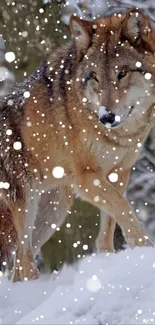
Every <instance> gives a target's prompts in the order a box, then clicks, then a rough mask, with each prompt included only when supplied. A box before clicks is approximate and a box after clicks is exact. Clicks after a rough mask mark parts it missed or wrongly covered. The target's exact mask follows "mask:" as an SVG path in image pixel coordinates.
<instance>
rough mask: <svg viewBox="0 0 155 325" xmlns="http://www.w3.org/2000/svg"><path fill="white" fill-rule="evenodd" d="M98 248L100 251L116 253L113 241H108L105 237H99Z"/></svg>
mask: <svg viewBox="0 0 155 325" xmlns="http://www.w3.org/2000/svg"><path fill="white" fill-rule="evenodd" d="M96 248H97V251H98V252H99V253H115V249H114V245H113V243H110V242H107V241H105V240H103V238H102V239H100V238H97V240H96Z"/></svg>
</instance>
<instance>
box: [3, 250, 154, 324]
mask: <svg viewBox="0 0 155 325" xmlns="http://www.w3.org/2000/svg"><path fill="white" fill-rule="evenodd" d="M154 252H155V250H154V248H152V247H150V248H147V247H145V248H135V249H134V250H131V249H127V250H126V251H124V252H121V253H118V254H100V255H97V256H88V257H86V258H85V259H83V260H81V261H80V262H79V264H78V267H77V265H75V266H72V267H69V266H64V267H63V270H62V271H61V272H59V273H57V274H56V273H54V274H53V275H48V276H41V278H40V279H39V280H35V281H27V282H24V283H15V284H12V283H11V282H9V281H8V280H6V279H3V278H2V277H1V282H0V318H1V323H2V324H77V323H79V324H106V323H107V324H130V325H131V324H143V323H146V324H154V323H155V304H154V301H155V290H154V283H155V269H154V268H153V265H154V263H155V254H154ZM142 256H143V258H142ZM145 320H146V321H145Z"/></svg>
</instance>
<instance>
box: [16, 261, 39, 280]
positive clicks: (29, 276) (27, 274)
mask: <svg viewBox="0 0 155 325" xmlns="http://www.w3.org/2000/svg"><path fill="white" fill-rule="evenodd" d="M39 274H40V273H39V270H38V268H37V266H36V265H34V264H33V263H31V264H29V265H28V264H26V265H23V267H22V270H20V279H21V281H27V280H36V279H38V278H39Z"/></svg>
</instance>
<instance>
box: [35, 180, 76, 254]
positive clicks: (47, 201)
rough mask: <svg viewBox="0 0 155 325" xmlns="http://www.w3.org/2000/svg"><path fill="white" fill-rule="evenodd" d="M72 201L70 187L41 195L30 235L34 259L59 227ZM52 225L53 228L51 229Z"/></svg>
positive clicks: (62, 187)
mask: <svg viewBox="0 0 155 325" xmlns="http://www.w3.org/2000/svg"><path fill="white" fill-rule="evenodd" d="M72 201H73V194H72V191H71V188H70V187H67V186H61V187H58V188H54V189H52V190H51V191H50V192H46V193H44V194H42V196H41V200H40V204H39V210H38V214H37V218H36V222H35V229H34V230H33V234H32V246H33V251H34V257H35V256H36V254H37V253H38V252H39V250H40V248H41V247H42V245H43V244H45V243H46V242H47V241H48V239H49V238H50V237H51V236H52V235H53V234H54V233H55V231H56V228H57V227H61V225H62V224H63V222H64V221H65V218H66V215H67V211H68V210H69V209H70V207H71V205H72ZM52 224H53V227H52Z"/></svg>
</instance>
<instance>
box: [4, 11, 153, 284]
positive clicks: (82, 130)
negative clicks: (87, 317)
mask: <svg viewBox="0 0 155 325" xmlns="http://www.w3.org/2000/svg"><path fill="white" fill-rule="evenodd" d="M137 14H138V16H137ZM70 25H71V30H72V33H73V35H74V40H73V41H72V42H71V43H69V44H68V45H66V46H65V47H62V48H61V49H59V50H58V51H56V52H55V53H54V54H53V55H52V56H51V57H49V58H48V60H47V61H46V62H44V64H43V65H42V66H41V67H40V69H39V70H38V71H37V72H36V73H35V74H34V75H33V76H32V77H31V78H30V79H29V80H28V81H26V82H25V84H24V85H23V86H22V87H21V88H20V87H19V88H20V91H19V90H18V89H19V88H18V87H17V89H15V91H14V93H11V94H10V95H9V96H8V97H7V98H6V99H5V100H4V101H3V102H2V103H1V112H0V118H1V121H2V125H1V127H2V134H1V137H2V145H1V169H0V179H1V181H2V182H8V183H9V184H10V187H9V189H7V190H6V189H4V190H1V192H0V195H1V198H2V199H3V200H4V202H5V203H6V205H7V206H8V208H9V209H10V211H11V213H12V219H13V223H14V226H15V229H16V232H17V237H18V241H17V250H16V258H15V265H14V274H13V280H14V281H16V280H18V279H21V280H24V279H25V278H28V279H33V278H36V277H38V270H37V268H36V266H35V262H34V257H35V250H34V249H33V247H32V246H34V245H33V232H34V231H33V228H34V225H35V222H36V230H35V231H36V232H37V219H36V215H37V208H38V205H39V199H40V196H41V194H42V193H44V192H48V191H50V192H51V194H50V195H51V197H52V195H56V196H57V198H58V199H59V201H61V204H62V207H63V208H64V211H66V210H67V209H68V207H69V206H70V205H71V202H72V195H71V193H70V191H71V190H74V191H75V192H77V193H78V194H79V195H80V196H81V197H82V198H84V199H86V200H87V201H89V202H91V203H92V204H95V205H96V206H97V207H99V208H100V209H103V210H105V211H106V212H107V213H109V214H110V215H111V217H112V218H113V221H111V220H110V219H109V218H110V217H108V218H107V226H106V227H105V229H106V228H107V230H106V233H107V236H106V237H105V239H104V243H102V244H101V245H100V243H101V240H100V238H99V239H98V240H99V246H101V249H102V248H103V249H104V250H106V249H109V248H110V250H112V249H113V240H112V238H113V232H114V228H115V223H116V222H117V223H118V224H119V225H120V226H121V228H122V230H123V232H124V234H125V237H126V240H127V241H128V243H129V245H130V246H131V247H134V246H135V245H139V246H141V245H151V242H150V241H149V240H148V237H147V236H146V235H145V232H144V230H143V228H142V227H141V225H140V223H139V221H138V220H137V218H136V216H135V215H134V212H133V210H132V207H131V206H130V204H129V202H128V201H127V200H125V198H124V197H123V193H124V191H125V189H126V186H127V183H128V177H129V173H130V169H131V167H132V165H133V164H134V163H135V161H136V159H137V157H138V155H139V150H140V149H139V147H137V143H138V142H141V143H143V142H144V140H145V139H146V136H147V135H148V133H149V131H150V129H151V125H152V124H151V123H152V120H153V116H154V103H155V89H154V88H155V86H154V83H155V73H154V71H153V70H154V69H152V66H154V64H155V57H154V51H155V45H154V39H153V35H152V31H151V27H150V24H149V21H148V19H147V18H146V17H145V16H144V15H143V13H142V12H140V11H137V10H135V9H134V10H132V11H130V12H129V13H127V14H126V15H122V16H121V17H119V16H118V17H114V16H113V17H109V18H103V19H100V20H97V21H96V22H93V23H92V22H86V21H82V20H80V19H79V18H78V17H72V18H71V23H70ZM137 61H139V62H142V67H141V69H139V68H136V62H137ZM124 70H125V77H124V76H123V78H122V77H121V78H122V80H120V79H119V74H120V72H122V71H123V73H124ZM145 73H152V78H151V81H150V80H146V79H145V78H144V75H145ZM135 88H136V92H135ZM145 90H146V91H147V93H145ZM24 91H29V92H30V95H31V96H30V98H29V99H27V100H25V99H24V97H23V93H24ZM148 93H150V95H149V96H148ZM83 98H84V99H83ZM85 98H86V100H85ZM9 99H12V100H13V101H14V102H13V106H12V109H11V110H10V107H8V100H9ZM116 100H117V101H116ZM137 102H140V104H138V103H137ZM103 105H104V106H105V107H106V108H107V114H108V112H109V111H110V112H112V113H113V114H115V116H116V115H120V116H121V122H122V123H120V124H119V125H118V127H111V128H108V129H107V128H106V127H105V126H104V125H103V124H102V123H101V122H100V121H99V119H98V114H99V108H100V106H103ZM4 120H5V123H4ZM7 129H11V130H12V131H13V133H12V135H11V136H9V140H8V142H6V138H7V136H6V130H7ZM15 141H20V142H21V143H22V148H21V149H20V150H19V151H16V150H13V144H14V142H15ZM8 147H9V148H8ZM56 166H61V167H62V168H63V169H64V176H63V177H62V178H61V179H57V178H55V177H54V176H53V173H52V171H53V169H54V168H55V167H56ZM111 173H117V174H118V181H117V182H116V183H111V182H110V181H109V175H110V174H111ZM95 180H97V181H98V182H97V183H98V185H95V184H94V181H95ZM122 184H123V186H122ZM56 189H59V190H58V192H57V190H56ZM44 199H45V200H46V195H45V198H44ZM47 202H49V199H47ZM41 205H42V204H41V202H40V210H39V211H41ZM38 213H40V212H38ZM46 217H47V219H48V220H50V217H51V220H52V221H53V219H52V218H53V215H52V216H51V215H50V216H49V214H48V213H46V214H45V216H44V214H42V215H41V216H40V218H42V225H43V224H44V221H45V218H46ZM38 219H39V218H38ZM62 221H63V218H62V220H61V222H62ZM61 222H59V224H60V223H61ZM45 228H46V227H44V226H43V229H44V233H43V234H42V237H43V238H44V237H46V239H47V236H46V231H47V229H45ZM100 235H103V233H102V231H101V233H100ZM100 237H101V236H100ZM38 239H39V238H38ZM38 239H37V240H38ZM40 241H41V242H43V241H44V240H40ZM111 248H112V249H111Z"/></svg>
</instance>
